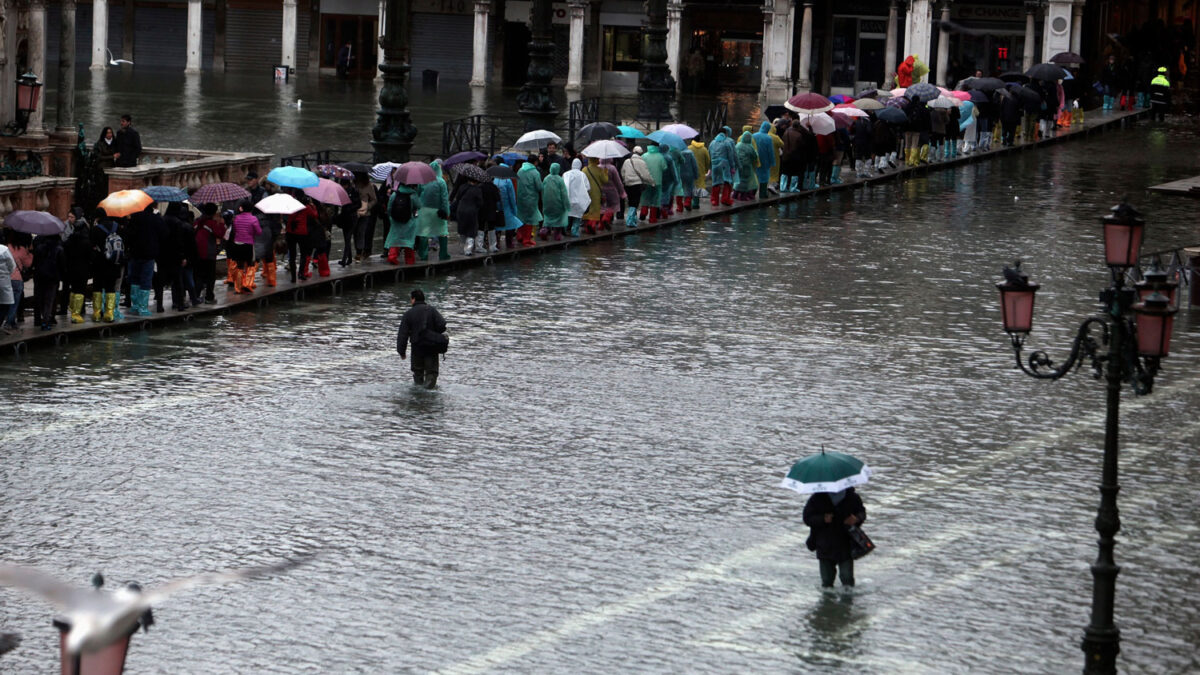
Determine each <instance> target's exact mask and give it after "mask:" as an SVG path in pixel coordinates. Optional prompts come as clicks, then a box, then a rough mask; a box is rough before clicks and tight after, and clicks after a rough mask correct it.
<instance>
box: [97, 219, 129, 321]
mask: <svg viewBox="0 0 1200 675" xmlns="http://www.w3.org/2000/svg"><path fill="white" fill-rule="evenodd" d="M92 223H93V225H92V228H91V230H92V232H91V237H92V321H93V322H95V323H100V322H101V321H105V322H109V323H111V322H112V321H113V320H114V319H115V318H116V307H117V293H116V291H117V288H119V287H120V286H119V285H118V283H117V281H118V279H120V278H121V268H122V267H123V266H124V263H125V260H124V255H123V254H122V253H121V251H123V250H124V242H122V243H121V246H120V247H118V246H117V245H116V244H115V243H114V244H112V245H111V246H110V245H109V240H108V239H109V237H110V236H113V235H116V237H117V238H118V239H120V237H121V235H120V234H118V233H117V228H118V225H117V221H115V220H113V219H112V218H109V217H108V215H107V214H105V212H104V209H97V210H96V213H95V214H93V216H92Z"/></svg>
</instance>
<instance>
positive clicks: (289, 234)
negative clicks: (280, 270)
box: [284, 196, 318, 283]
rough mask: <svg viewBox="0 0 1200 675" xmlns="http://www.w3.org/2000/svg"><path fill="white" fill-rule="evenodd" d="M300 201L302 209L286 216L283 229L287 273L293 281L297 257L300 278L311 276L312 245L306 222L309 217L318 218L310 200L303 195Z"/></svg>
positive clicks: (314, 219)
mask: <svg viewBox="0 0 1200 675" xmlns="http://www.w3.org/2000/svg"><path fill="white" fill-rule="evenodd" d="M300 201H302V202H304V209H303V210H301V211H297V212H295V213H293V214H292V215H290V216H288V220H287V228H286V229H285V230H284V233H285V236H284V238H285V239H286V240H287V248H288V275H290V276H291V279H292V282H293V283H295V281H296V259H297V258H299V259H300V277H299V278H300V280H301V281H304V280H305V279H307V278H309V277H310V276H312V275H311V274H310V273H309V271H308V269H309V267H308V266H309V261H310V259H311V258H312V252H313V245H312V242H311V241H310V239H309V236H308V222H309V220H310V219H311V220H313V221H314V222H316V221H317V219H318V216H317V207H315V206H313V203H312V200H311V199H309V198H308V197H307V196H305V197H304V198H303V199H301V200H300Z"/></svg>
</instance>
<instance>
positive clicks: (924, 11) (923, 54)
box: [904, 0, 933, 79]
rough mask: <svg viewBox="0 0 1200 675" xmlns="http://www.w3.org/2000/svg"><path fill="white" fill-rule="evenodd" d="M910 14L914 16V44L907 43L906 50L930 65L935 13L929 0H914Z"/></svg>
mask: <svg viewBox="0 0 1200 675" xmlns="http://www.w3.org/2000/svg"><path fill="white" fill-rule="evenodd" d="M909 15H910V16H911V17H912V44H911V45H906V46H905V49H904V51H906V52H908V53H909V54H916V55H917V58H919V59H921V62H922V63H924V64H925V65H926V66H928V65H929V43H930V42H931V41H932V38H933V32H932V29H933V20H932V19H933V14H932V8H931V7H930V4H929V0H913V3H912V11H910V12H909ZM931 79H932V78H931Z"/></svg>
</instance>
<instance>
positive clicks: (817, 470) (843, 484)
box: [780, 448, 871, 495]
mask: <svg viewBox="0 0 1200 675" xmlns="http://www.w3.org/2000/svg"><path fill="white" fill-rule="evenodd" d="M870 477H871V469H870V468H869V467H867V465H866V464H863V463H862V462H861V461H860V460H857V459H855V458H853V457H851V456H850V455H846V454H843V453H840V452H825V449H824V448H822V449H821V454H819V455H813V456H811V457H805V458H804V459H802V460H800V461H799V462H796V463H795V464H793V465H792V470H791V471H788V474H787V478H784V479H783V483H781V484H780V487H785V488H787V489H789V490H795V491H796V492H799V493H800V494H802V495H808V494H813V493H815V492H840V491H842V490H845V489H846V488H848V487H851V486H853V485H862V484H863V483H866V482H867V479H868V478H870Z"/></svg>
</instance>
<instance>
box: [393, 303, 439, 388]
mask: <svg viewBox="0 0 1200 675" xmlns="http://www.w3.org/2000/svg"><path fill="white" fill-rule="evenodd" d="M410 298H411V300H410V303H411V305H412V306H411V307H409V309H408V311H407V312H405V313H404V317H403V318H401V319H400V331H399V333H397V335H396V351H397V352H398V353H399V354H400V358H401V359H403V358H405V350H406V348H407V347H408V345H409V344H410V343H411V344H412V373H413V384H421V385H425V388H426V389H433V388H434V387H436V386H437V378H438V350H437V348H436V347H434V346H431V345H430V344H429V336H427V335H425V333H426V331H432V332H434V333H445V332H446V320H445V319H443V318H442V315H441V314H438V311H437V310H436V309H434V308H433V307H430V306H429V305H427V304H425V292H424V291H422V290H421V289H419V288H417V289H413V292H412V293H411V294H410Z"/></svg>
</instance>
